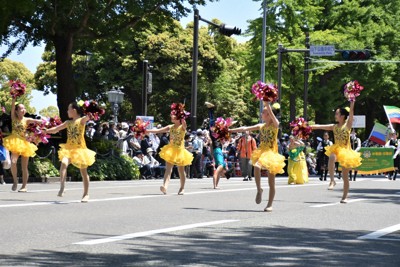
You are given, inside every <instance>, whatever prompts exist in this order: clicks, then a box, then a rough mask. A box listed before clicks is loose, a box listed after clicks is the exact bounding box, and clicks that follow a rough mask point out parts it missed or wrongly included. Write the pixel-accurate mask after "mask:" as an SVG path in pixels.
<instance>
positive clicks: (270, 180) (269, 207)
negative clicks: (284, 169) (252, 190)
mask: <svg viewBox="0 0 400 267" xmlns="http://www.w3.org/2000/svg"><path fill="white" fill-rule="evenodd" d="M268 185H269V195H268V204H267V206H266V207H265V209H264V211H272V202H274V198H275V174H271V173H268Z"/></svg>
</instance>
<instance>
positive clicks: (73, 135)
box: [67, 118, 86, 148]
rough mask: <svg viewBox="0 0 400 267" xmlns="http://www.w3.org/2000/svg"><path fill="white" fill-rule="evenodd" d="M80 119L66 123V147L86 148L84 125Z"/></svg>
mask: <svg viewBox="0 0 400 267" xmlns="http://www.w3.org/2000/svg"><path fill="white" fill-rule="evenodd" d="M81 120H82V118H79V119H77V120H75V121H73V120H70V121H68V122H67V138H68V139H67V145H69V146H75V147H79V148H86V142H85V125H82V124H81Z"/></svg>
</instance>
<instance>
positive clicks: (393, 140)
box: [385, 132, 400, 180]
mask: <svg viewBox="0 0 400 267" xmlns="http://www.w3.org/2000/svg"><path fill="white" fill-rule="evenodd" d="M385 147H388V148H392V149H393V150H394V155H393V166H394V171H391V172H389V173H388V178H389V180H396V177H397V172H398V170H399V163H400V156H399V152H400V142H399V140H398V139H397V133H396V132H392V133H390V139H389V141H388V142H387V143H386V145H385Z"/></svg>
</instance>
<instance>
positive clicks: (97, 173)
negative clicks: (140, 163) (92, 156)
mask: <svg viewBox="0 0 400 267" xmlns="http://www.w3.org/2000/svg"><path fill="white" fill-rule="evenodd" d="M67 173H68V176H71V177H72V179H73V180H77V181H81V180H82V177H81V174H80V171H79V169H78V168H76V167H74V166H72V165H70V166H69V167H68V170H67ZM88 174H89V177H90V180H92V181H103V180H133V179H139V168H138V167H137V165H136V164H135V163H134V161H133V159H132V158H130V157H128V156H124V155H120V156H110V157H109V158H105V159H101V158H97V159H96V162H95V163H94V164H93V165H92V166H90V167H89V168H88Z"/></svg>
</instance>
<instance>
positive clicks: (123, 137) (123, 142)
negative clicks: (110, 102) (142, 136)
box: [117, 122, 129, 155]
mask: <svg viewBox="0 0 400 267" xmlns="http://www.w3.org/2000/svg"><path fill="white" fill-rule="evenodd" d="M128 131H129V125H128V123H126V122H123V123H121V130H120V131H119V133H118V137H119V138H118V142H117V147H118V148H119V149H120V150H121V153H122V154H123V155H127V154H128V150H129V145H128V141H127V139H128Z"/></svg>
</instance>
